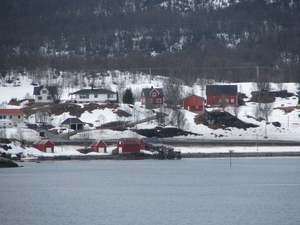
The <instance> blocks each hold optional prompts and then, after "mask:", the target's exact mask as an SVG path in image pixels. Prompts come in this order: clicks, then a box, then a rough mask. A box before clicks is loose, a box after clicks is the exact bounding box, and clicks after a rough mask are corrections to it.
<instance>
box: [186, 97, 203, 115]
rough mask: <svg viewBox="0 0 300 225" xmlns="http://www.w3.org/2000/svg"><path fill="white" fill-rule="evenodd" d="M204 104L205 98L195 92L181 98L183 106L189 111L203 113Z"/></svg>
mask: <svg viewBox="0 0 300 225" xmlns="http://www.w3.org/2000/svg"><path fill="white" fill-rule="evenodd" d="M204 105H205V99H204V98H202V97H200V96H198V95H195V94H192V95H190V96H189V97H187V98H185V99H183V108H184V109H185V110H188V111H191V112H195V113H204Z"/></svg>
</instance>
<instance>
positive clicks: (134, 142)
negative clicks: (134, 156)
mask: <svg viewBox="0 0 300 225" xmlns="http://www.w3.org/2000/svg"><path fill="white" fill-rule="evenodd" d="M120 141H121V142H122V143H123V144H124V145H139V144H140V143H139V141H138V139H136V138H121V139H120Z"/></svg>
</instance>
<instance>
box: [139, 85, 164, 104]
mask: <svg viewBox="0 0 300 225" xmlns="http://www.w3.org/2000/svg"><path fill="white" fill-rule="evenodd" d="M141 103H142V106H145V108H146V109H152V108H158V107H159V106H161V105H163V104H164V93H163V90H162V89H161V88H153V86H151V88H143V89H142V93H141Z"/></svg>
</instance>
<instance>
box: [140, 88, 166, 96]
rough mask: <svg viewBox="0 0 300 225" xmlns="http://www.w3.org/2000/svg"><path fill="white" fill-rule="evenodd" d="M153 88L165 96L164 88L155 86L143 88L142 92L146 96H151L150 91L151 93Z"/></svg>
mask: <svg viewBox="0 0 300 225" xmlns="http://www.w3.org/2000/svg"><path fill="white" fill-rule="evenodd" d="M153 90H156V91H157V92H158V94H159V95H160V96H161V97H163V96H164V92H163V90H162V88H153V87H151V88H143V89H142V92H143V93H144V95H145V96H146V97H149V96H150V93H151V92H152V91H153Z"/></svg>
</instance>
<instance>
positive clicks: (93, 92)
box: [71, 89, 116, 95]
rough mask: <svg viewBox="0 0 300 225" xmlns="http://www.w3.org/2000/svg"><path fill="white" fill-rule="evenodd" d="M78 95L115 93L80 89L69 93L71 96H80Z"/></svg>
mask: <svg viewBox="0 0 300 225" xmlns="http://www.w3.org/2000/svg"><path fill="white" fill-rule="evenodd" d="M80 94H100V95H101V94H116V92H113V91H110V90H107V89H81V90H79V91H75V92H73V93H71V95H80Z"/></svg>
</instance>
